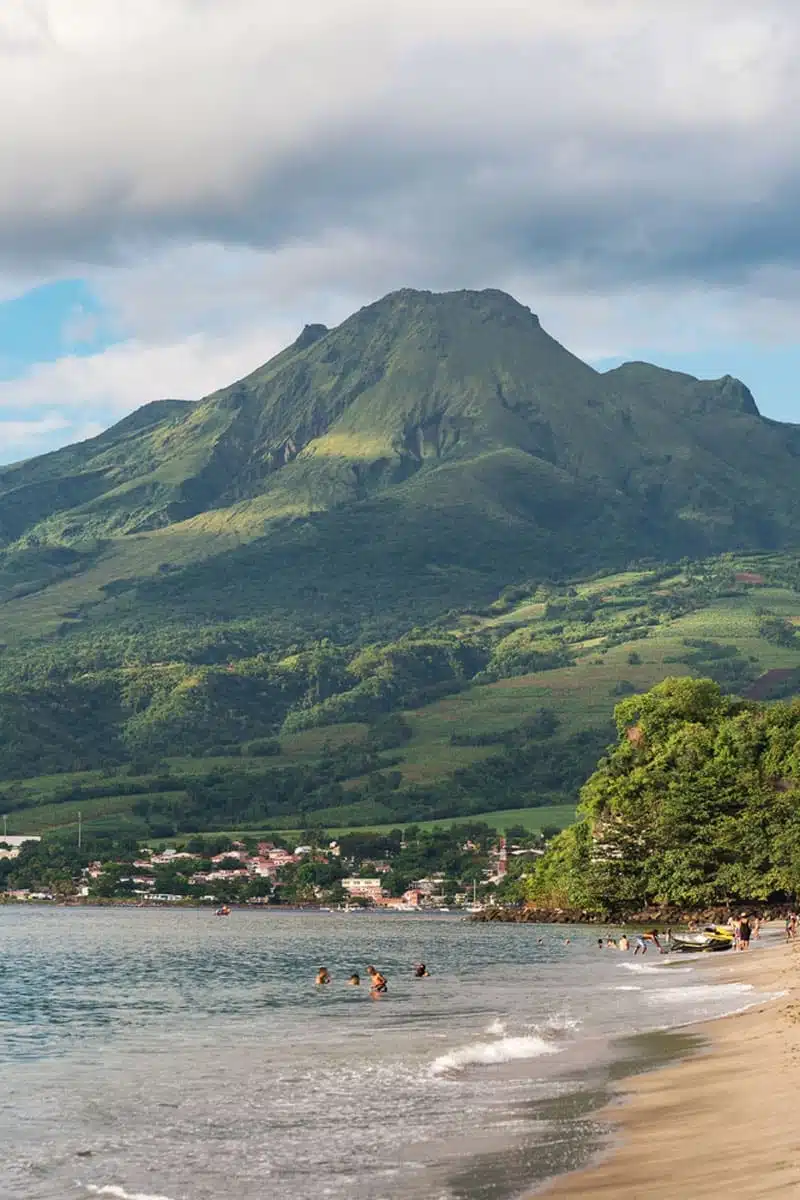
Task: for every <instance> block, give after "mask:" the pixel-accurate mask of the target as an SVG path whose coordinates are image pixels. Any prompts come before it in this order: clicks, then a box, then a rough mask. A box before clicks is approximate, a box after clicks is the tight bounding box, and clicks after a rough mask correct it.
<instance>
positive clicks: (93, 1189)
mask: <svg viewBox="0 0 800 1200" xmlns="http://www.w3.org/2000/svg"><path fill="white" fill-rule="evenodd" d="M86 1190H87V1192H89V1193H90V1194H91V1195H92V1196H113V1197H114V1200H170V1197H169V1196H162V1195H160V1194H159V1195H155V1194H154V1193H152V1192H126V1191H125V1189H124V1188H121V1187H118V1186H117V1184H115V1183H105V1184H102V1185H101V1184H96V1183H87V1184H86Z"/></svg>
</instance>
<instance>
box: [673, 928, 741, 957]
mask: <svg viewBox="0 0 800 1200" xmlns="http://www.w3.org/2000/svg"><path fill="white" fill-rule="evenodd" d="M732 946H733V934H732V933H731V931H730V929H726V928H725V926H724V925H706V927H705V929H702V930H698V931H697V932H694V933H693V932H687V933H673V935H672V941H671V942H670V949H671V950H684V951H688V950H693V951H698V950H730V949H731V947H732Z"/></svg>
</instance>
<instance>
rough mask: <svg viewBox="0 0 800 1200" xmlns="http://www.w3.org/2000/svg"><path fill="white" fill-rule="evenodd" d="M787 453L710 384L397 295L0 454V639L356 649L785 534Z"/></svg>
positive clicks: (766, 425)
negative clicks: (203, 380) (315, 642)
mask: <svg viewBox="0 0 800 1200" xmlns="http://www.w3.org/2000/svg"><path fill="white" fill-rule="evenodd" d="M798 457H800V427H798V426H794V425H784V424H780V423H777V422H774V421H770V420H767V419H765V418H763V417H762V416H760V414H759V412H758V409H757V407H756V404H755V402H754V400H753V397H752V396H751V395H750V393H749V391H748V390H747V388H746V387H745V386H744V385H743V384H742V383H740V382H739V381H738V380H735V379H732V378H731V377H730V376H726V377H724V378H723V379H719V380H714V381H702V380H697V379H694V378H692V377H691V376H688V375H683V374H679V373H676V372H671V371H665V370H662V369H660V368H658V367H655V366H650V365H648V364H645V363H627V364H625V365H624V366H622V367H620V368H618V369H616V370H614V371H609V372H606V373H604V374H603V373H599V372H597V371H595V370H593V369H592V368H591V367H589V366H587V365H586V364H585V363H583V362H581V361H580V360H579V359H578V358H576V357H575V356H574V355H572V354H570V353H569V351H567V350H566V349H564V347H562V346H561V345H559V343H558V342H557V341H555V340H554V339H553V338H552V337H550V336H549V335H548V334H547V333H546V332H545V331H544V330H543V329H542V327H541V325H540V323H539V320H538V318H537V317H536V316H534V315H533V314H532V313H531V312H530V311H529V310H528V309H527V308H525V307H524V306H522V305H521V304H519V303H517V302H516V301H515V300H513V299H512V298H511V297H510V296H507V295H505V294H504V293H502V292H498V291H492V290H489V291H481V292H470V291H463V292H454V293H447V294H443V295H437V294H432V293H429V292H418V291H412V290H403V291H399V292H395V293H393V294H391V295H389V296H386V297H385V298H384V299H382V300H380V301H378V302H377V303H375V304H372V305H369V306H367V307H366V308H364V309H362V310H360V311H359V312H357V313H355V314H354V315H353V316H352V317H350V318H348V320H346V321H345V322H344V323H343V324H342V325H340V326H339V327H338V328H336V329H332V330H329V329H326V328H325V327H324V326H321V325H310V326H307V327H306V329H305V330H304V331H303V332H302V333H301V335H300V337H299V338H298V339H297V341H296V342H295V343H294V345H292V346H290V347H288V348H287V349H286V350H284V351H283V352H282V353H280V354H278V355H277V356H276V357H275V358H273V359H272V360H271V361H270V362H268V363H267V364H266V365H264V366H263V367H260V368H259V369H258V370H257V371H255V372H254V373H253V374H252V375H249V376H247V377H246V378H245V379H242V380H240V381H238V382H237V383H235V384H232V385H231V386H230V387H227V388H223V389H222V390H221V391H218V392H215V393H214V394H212V395H210V396H208V397H207V398H206V399H204V400H202V401H200V402H198V403H187V402H182V401H178V400H162V401H157V402H155V403H151V404H147V405H145V406H144V407H143V408H141V409H139V410H138V411H137V412H135V413H133V414H132V415H131V416H129V417H127V418H125V420H123V421H121V422H120V423H119V424H117V425H115V426H114V427H113V428H111V429H109V430H108V431H107V432H105V433H104V434H102V435H100V436H99V437H96V438H93V439H90V440H89V441H86V442H83V443H81V444H79V445H75V446H69V447H66V448H64V449H61V450H58V451H55V452H54V453H51V454H48V455H44V456H42V457H39V458H35V459H32V460H30V461H27V462H23V463H19V464H15V465H13V466H10V467H6V468H2V469H0V605H1V607H0V614H1V619H2V630H3V632H2V633H1V634H0V636H2V637H3V638H4V640H6V641H7V642H8V643H9V644H10V645H11V644H14V643H19V642H22V641H26V640H29V639H30V637H31V636H36V635H39V634H53V633H58V634H59V635H60V636H61V637H63V636H66V635H68V634H70V633H71V632H73V631H74V632H75V633H77V634H79V635H80V636H81V637H84V638H85V637H86V636H87V635H93V634H94V633H95V632H96V633H98V634H99V633H100V632H102V631H104V630H105V631H114V632H119V631H121V630H126V631H128V632H129V633H131V634H133V635H142V634H143V633H144V632H146V631H147V630H153V629H157V628H163V627H164V626H166V625H168V626H171V627H174V628H178V627H180V628H184V629H190V630H191V629H194V628H196V627H197V626H198V624H200V625H204V626H217V627H219V626H224V625H226V624H229V623H231V622H252V621H253V620H260V621H262V622H263V623H264V626H265V628H266V629H267V630H268V631H269V636H270V637H271V639H272V640H273V642H274V643H276V644H286V643H288V642H291V641H294V640H297V639H302V638H307V637H308V636H326V635H332V636H334V637H336V638H339V639H345V640H355V639H356V638H358V637H359V636H361V637H369V636H375V635H378V634H383V633H392V632H394V631H397V630H398V629H401V628H404V627H407V626H408V625H409V624H413V623H416V622H419V621H428V620H431V619H434V618H435V617H437V616H439V615H440V614H441V613H443V612H444V611H445V610H447V609H448V608H452V607H454V606H458V607H462V608H463V607H466V606H468V605H469V604H481V603H485V602H486V601H487V600H488V599H489V598H491V597H492V596H494V595H496V594H497V591H498V590H499V588H500V587H501V586H503V585H504V584H507V583H510V582H513V581H514V580H525V579H531V578H532V579H543V578H552V577H558V576H564V575H570V574H573V573H575V572H578V571H586V570H592V569H599V568H603V567H614V566H619V565H624V564H625V563H626V562H628V561H630V560H631V559H634V558H642V557H648V558H650V559H663V558H671V559H677V558H679V557H681V556H684V555H700V554H704V553H709V552H715V551H720V550H726V549H732V548H753V549H762V550H763V549H773V548H775V549H780V548H786V547H789V546H791V545H792V544H794V543H795V541H796V533H795V530H796V528H797V524H798V516H800V488H799V487H798V483H797V467H798Z"/></svg>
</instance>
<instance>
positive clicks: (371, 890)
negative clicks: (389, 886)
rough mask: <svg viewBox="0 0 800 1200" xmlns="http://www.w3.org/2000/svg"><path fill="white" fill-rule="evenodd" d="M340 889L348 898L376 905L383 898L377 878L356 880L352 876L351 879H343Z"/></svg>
mask: <svg viewBox="0 0 800 1200" xmlns="http://www.w3.org/2000/svg"><path fill="white" fill-rule="evenodd" d="M342 887H343V888H344V890H345V891H346V892H347V894H348V896H352V897H353V898H354V899H359V900H370V901H371V902H372V903H373V904H377V903H378V901H379V900H381V899H382V897H383V889H382V888H381V881H380V879H378V878H373V879H357V878H356V877H355V876H353V878H351V879H343V880H342Z"/></svg>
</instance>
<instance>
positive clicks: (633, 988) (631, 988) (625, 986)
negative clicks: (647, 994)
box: [614, 983, 642, 992]
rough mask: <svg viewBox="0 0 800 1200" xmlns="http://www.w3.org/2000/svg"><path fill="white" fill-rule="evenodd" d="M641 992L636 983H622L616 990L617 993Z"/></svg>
mask: <svg viewBox="0 0 800 1200" xmlns="http://www.w3.org/2000/svg"><path fill="white" fill-rule="evenodd" d="M641 990H642V989H641V988H640V987H639V985H638V984H636V983H620V984H618V985H617V987H615V988H614V991H615V992H640V991H641Z"/></svg>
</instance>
